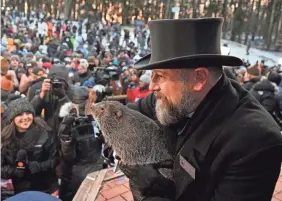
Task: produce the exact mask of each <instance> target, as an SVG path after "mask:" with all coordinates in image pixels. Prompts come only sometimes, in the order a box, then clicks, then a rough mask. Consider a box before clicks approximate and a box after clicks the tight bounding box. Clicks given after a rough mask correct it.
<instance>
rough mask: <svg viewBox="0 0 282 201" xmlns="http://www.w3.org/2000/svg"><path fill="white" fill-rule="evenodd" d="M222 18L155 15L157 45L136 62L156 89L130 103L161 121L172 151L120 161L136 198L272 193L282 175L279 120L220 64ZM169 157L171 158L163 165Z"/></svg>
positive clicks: (224, 198)
mask: <svg viewBox="0 0 282 201" xmlns="http://www.w3.org/2000/svg"><path fill="white" fill-rule="evenodd" d="M222 24H223V19H222V18H206V19H189V20H188V19H184V20H158V21H150V22H149V28H150V33H151V41H152V53H151V54H149V55H147V56H145V57H144V58H142V59H141V60H139V61H138V62H137V63H136V65H135V67H136V68H137V69H141V70H150V69H151V70H152V71H153V74H152V80H151V83H150V86H149V88H150V90H151V91H153V93H152V94H151V95H149V96H147V97H146V98H144V99H141V100H139V101H138V102H136V103H134V104H131V105H128V107H130V108H132V109H135V110H137V111H140V112H141V113H142V114H144V115H146V116H148V117H150V118H152V119H154V120H155V121H157V122H159V124H160V125H162V127H163V129H164V134H165V135H166V136H167V137H168V139H169V140H168V142H169V145H170V146H169V148H170V150H171V153H172V154H173V156H174V161H173V162H172V165H171V168H172V169H173V180H168V179H165V178H163V177H162V176H161V175H160V173H159V172H158V171H157V170H156V169H157V168H160V167H165V166H164V164H150V165H143V166H140V165H139V166H126V165H122V166H121V169H122V171H123V172H124V173H125V175H126V176H127V177H128V178H129V180H130V186H131V190H132V193H133V196H134V199H135V200H179V201H182V200H183V201H270V200H271V197H272V194H273V191H274V187H275V184H276V181H277V179H278V177H279V172H280V167H281V158H282V154H281V153H282V152H281V150H282V137H281V133H280V128H279V126H278V125H277V124H276V123H275V121H274V120H273V119H272V117H271V116H270V115H269V114H268V113H267V112H266V111H265V110H264V109H263V108H262V106H261V105H260V104H259V103H258V102H257V101H256V100H255V99H254V97H252V96H251V95H250V94H249V93H248V92H247V91H246V90H245V89H243V88H242V87H241V86H240V84H239V83H237V82H236V81H233V80H231V79H228V78H227V77H226V75H225V74H224V73H223V69H222V68H223V66H240V65H242V61H241V60H240V59H238V58H236V57H232V56H224V55H221V51H220V47H221V46H220V40H221V28H222ZM167 166H168V164H167V163H166V167H167Z"/></svg>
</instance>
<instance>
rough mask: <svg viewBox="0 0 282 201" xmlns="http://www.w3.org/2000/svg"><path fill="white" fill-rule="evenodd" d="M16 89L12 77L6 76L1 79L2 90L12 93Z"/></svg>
mask: <svg viewBox="0 0 282 201" xmlns="http://www.w3.org/2000/svg"><path fill="white" fill-rule="evenodd" d="M13 88H14V84H13V81H12V76H11V75H8V74H6V75H5V76H2V77H1V89H2V90H5V91H12V90H13Z"/></svg>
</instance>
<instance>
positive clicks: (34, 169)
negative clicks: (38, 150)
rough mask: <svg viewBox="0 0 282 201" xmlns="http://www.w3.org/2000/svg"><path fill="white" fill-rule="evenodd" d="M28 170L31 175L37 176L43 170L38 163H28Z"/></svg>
mask: <svg viewBox="0 0 282 201" xmlns="http://www.w3.org/2000/svg"><path fill="white" fill-rule="evenodd" d="M28 169H29V171H30V173H31V174H36V173H38V172H40V170H41V168H40V164H39V163H38V162H37V161H30V162H29V163H28Z"/></svg>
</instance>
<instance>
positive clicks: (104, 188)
mask: <svg viewBox="0 0 282 201" xmlns="http://www.w3.org/2000/svg"><path fill="white" fill-rule="evenodd" d="M109 189H110V186H108V185H107V183H104V184H103V187H102V188H101V190H100V192H102V191H106V190H109Z"/></svg>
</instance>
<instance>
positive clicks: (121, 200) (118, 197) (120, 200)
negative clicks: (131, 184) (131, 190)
mask: <svg viewBox="0 0 282 201" xmlns="http://www.w3.org/2000/svg"><path fill="white" fill-rule="evenodd" d="M108 201H125V200H124V199H123V198H122V197H121V196H116V197H114V198H111V199H109V200H108Z"/></svg>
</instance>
